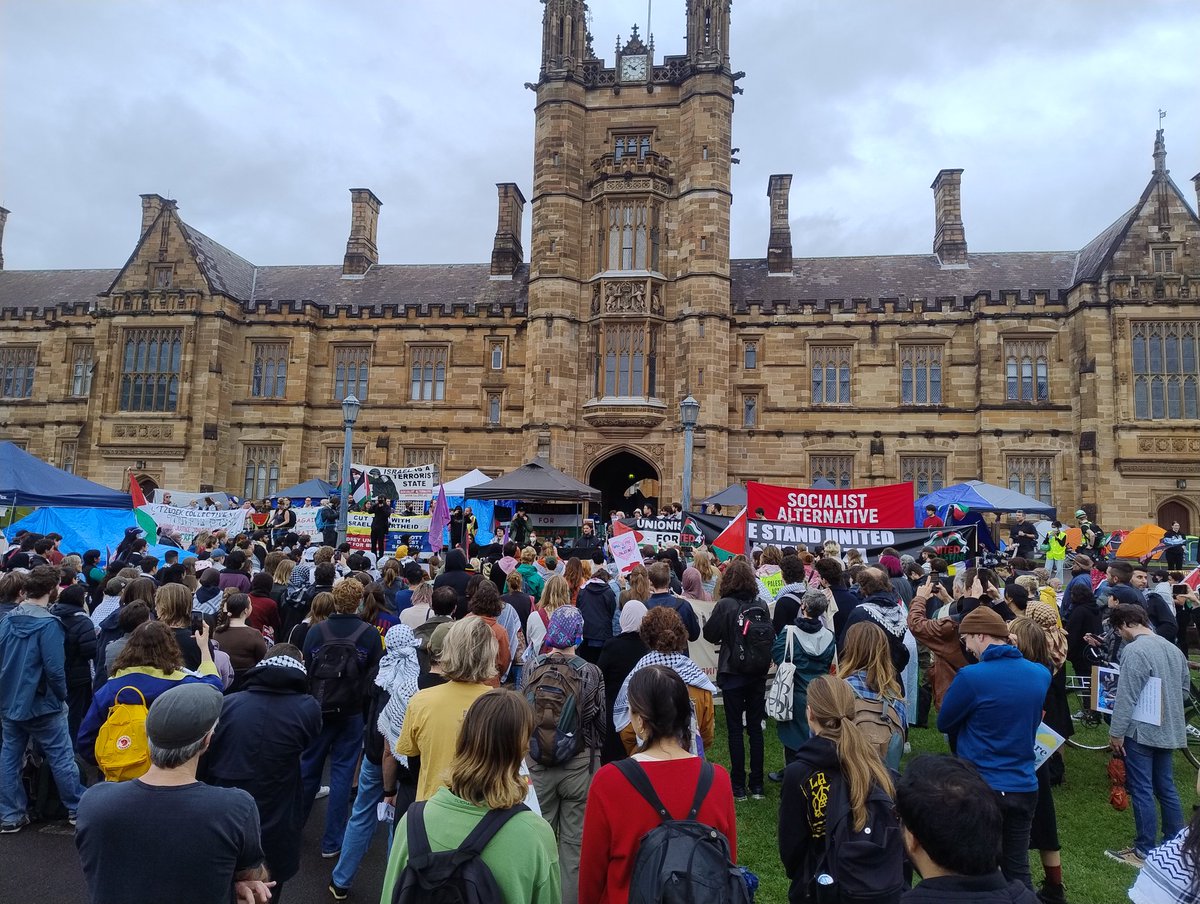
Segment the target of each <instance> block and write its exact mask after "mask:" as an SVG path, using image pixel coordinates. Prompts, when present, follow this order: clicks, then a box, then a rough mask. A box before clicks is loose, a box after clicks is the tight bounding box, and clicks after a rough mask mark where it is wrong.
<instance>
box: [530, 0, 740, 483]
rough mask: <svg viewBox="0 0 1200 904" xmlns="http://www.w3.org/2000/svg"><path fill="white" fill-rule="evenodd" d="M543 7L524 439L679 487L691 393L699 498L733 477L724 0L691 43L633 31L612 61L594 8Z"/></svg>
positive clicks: (561, 458) (569, 464)
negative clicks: (621, 463)
mask: <svg viewBox="0 0 1200 904" xmlns="http://www.w3.org/2000/svg"><path fill="white" fill-rule="evenodd" d="M543 2H544V4H545V11H544V18H543V48H542V68H541V73H540V77H539V80H538V83H537V85H536V89H537V107H536V130H535V146H534V179H533V196H532V208H533V209H532V215H533V236H532V250H531V262H530V273H529V315H528V329H527V348H528V355H529V359H528V364H527V367H526V375H527V376H526V380H527V383H526V387H525V389H526V394H525V415H526V419H525V420H526V429H527V432H528V434H529V435H528V437H527V440H528V442H527V446H528V452H529V453H530V454H543V455H549V457H550V459H551V461H552V462H553V463H554V465H555V466H556V467H560V468H563V469H565V470H567V471H569V472H571V473H574V474H575V475H576V476H578V477H580V478H581V479H584V480H587V479H588V478H589V477H590V476H591V474H592V472H593V469H594V468H595V467H596V466H597V465H598V464H600V463H602V462H603V460H604V459H606V458H608V457H609V456H610V455H612V454H613V453H615V452H618V451H620V452H623V453H630V454H633V455H635V456H639V457H640V458H643V459H645V460H646V461H647V463H648V468H649V470H648V471H647V473H642V474H638V475H637V476H638V477H639V478H641V477H647V476H650V477H657V478H658V479H659V480H660V481H661V488H660V498H661V499H662V500H663V501H669V500H676V499H678V498H679V496H680V490H681V483H680V479H681V469H682V442H681V434H680V430H679V402H680V400H681V399H682V398H683V397H684V396H686V395H687V394H688V393H689V392H690V393H691V394H692V395H693V396H694V397H695V398H696V399H697V400H699V401H700V403H701V413H700V420H699V431H698V433H697V454H696V467H695V471H694V473H695V480H694V488H695V490H696V492H697V494H699V493H700V492H701V491H702V490H704V489H706V488H707V487H708V486H709V484H710V483H715V482H717V481H719V480H720V479H721V478H722V477H723V476H724V470H723V467H724V462H725V443H726V437H725V433H724V429H725V428H724V425H725V424H726V423H727V422H728V410H729V406H730V405H731V404H732V400H731V399H730V398H729V393H728V389H729V374H728V362H729V346H730V342H729V327H728V318H729V297H730V295H729V208H730V203H731V201H732V194H731V191H730V165H731V159H730V141H731V132H732V118H733V95H734V75H733V73H732V72H731V70H730V67H729V52H728V48H729V0H687V2H686V7H685V8H686V16H687V52H686V53H683V54H679V55H674V56H672V55H668V56H665V57H661V58H658V57H656V55H655V47H654V39H653V36H650V35H647V36H646V39H645V40H643V38H642V36H640V35H639V34H638V29H637V27H636V26H634V28H633V29H632V30H631V31H632V33H631V35H630V37H629V38H628V40H627V41H625V42H624V43H622V42H621V40H620V39H618V41H617V46H616V51H615V59H614V61H613V63H612V64H611V65H609V64H608V63H607V62H606V61H604V60H602V59H599V58H597V57H596V55H595V54H594V52H593V50H592V40H591V35H590V34H588V33H587V29H586V21H587V5H586V3H584V2H582V0H543ZM706 426H708V427H710V428H711V429H705V428H706ZM709 462H711V463H712V468H711V470H712V472H713V477H712V479H711V480H709V479H708V478H706V471H707V470H708V469H709V466H708V463H709ZM718 464H719V465H720V468H721V470H719V473H718V468H717V465H718ZM717 488H718V487H715V486H714V487H713V489H717ZM606 501H607V499H606Z"/></svg>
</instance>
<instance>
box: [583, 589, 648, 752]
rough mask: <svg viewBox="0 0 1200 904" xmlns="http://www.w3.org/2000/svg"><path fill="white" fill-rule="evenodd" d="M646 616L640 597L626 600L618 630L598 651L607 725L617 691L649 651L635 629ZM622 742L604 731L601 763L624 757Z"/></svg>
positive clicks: (618, 737)
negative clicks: (602, 677) (619, 630)
mask: <svg viewBox="0 0 1200 904" xmlns="http://www.w3.org/2000/svg"><path fill="white" fill-rule="evenodd" d="M645 616H646V607H645V605H643V604H642V603H641V602H640V601H639V600H629V602H627V603H626V604H625V605H624V606H622V607H621V633H620V634H618V635H617V636H616V637H610V638H609V639H608V642H607V643H605V644H604V649H602V650H601V651H600V658H599V659H598V660H597V661H596V666H597V668H599V669H600V673H601V674H602V675H603V676H604V697H605V706H606V708H607V709H608V725H609V727H610V729H611V726H612V724H613V705H614V704H615V703H616V702H617V694H618V693H619V692H620V690H621V688H622V686H624V684H625V679H626V678H628V677H629V675H630V673H631V672H632V671H633V669H634V666H636V665H637V664H638V660H640V659H641V658H642V657H643V656H645V655H646V654H647V653H649V652H650V649H649V647H647V646H646V642H645V641H644V640H642V637H641V634H639V633H638V628H640V627H641V624H642V619H643V618H645ZM625 756H626V754H625V745H624V744H622V743H621V733H620V732H619V731H612V730H609V731H606V732H605V733H604V746H603V747H602V748H601V751H600V762H601V763H611V762H612V761H613V760H623V759H625Z"/></svg>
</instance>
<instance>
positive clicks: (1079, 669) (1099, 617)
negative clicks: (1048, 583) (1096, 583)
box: [1067, 584, 1104, 678]
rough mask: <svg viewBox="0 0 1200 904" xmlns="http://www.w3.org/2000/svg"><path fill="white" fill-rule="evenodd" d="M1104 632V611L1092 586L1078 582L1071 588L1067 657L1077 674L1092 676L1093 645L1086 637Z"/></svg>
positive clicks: (1097, 635) (1098, 635)
mask: <svg viewBox="0 0 1200 904" xmlns="http://www.w3.org/2000/svg"><path fill="white" fill-rule="evenodd" d="M1103 633H1104V612H1103V610H1102V609H1101V608H1100V604H1099V603H1098V602H1096V597H1095V595H1094V594H1093V593H1092V590H1091V588H1090V587H1085V586H1083V585H1082V584H1076V585H1075V586H1074V587H1072V588H1071V614H1070V615H1069V616H1067V659H1068V660H1069V661H1070V663H1071V668H1072V669H1074V670H1075V674H1076V675H1081V676H1087V677H1089V678H1090V677H1091V674H1092V665H1093V663H1092V660H1091V657H1090V656H1089V654H1088V649H1089V648H1090V647H1091V644H1089V643H1088V642H1087V641H1086V640H1085V639H1084V638H1085V637H1086V636H1087V635H1089V634H1092V635H1095V636H1096V637H1100V636H1102V635H1103Z"/></svg>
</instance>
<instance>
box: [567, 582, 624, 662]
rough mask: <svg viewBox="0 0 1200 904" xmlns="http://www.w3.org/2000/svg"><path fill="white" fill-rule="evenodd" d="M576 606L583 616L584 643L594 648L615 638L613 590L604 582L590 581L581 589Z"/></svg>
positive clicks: (615, 603)
mask: <svg viewBox="0 0 1200 904" xmlns="http://www.w3.org/2000/svg"><path fill="white" fill-rule="evenodd" d="M575 604H576V606H577V607H578V608H579V611H580V613H581V614H582V615H583V642H584V643H585V644H587V645H588V646H592V647H600V646H603V645H604V642H605V641H606V640H608V639H609V638H611V637H612V636H613V631H612V623H613V615H614V614H616V611H617V598H616V596H614V595H613V592H612V588H611V587H609V586H608V584H607V583H605V582H604V581H588V582H587V583H586V584H584V585H583V586H582V587H580V588H579V596H578V597H577V598H576V601H575Z"/></svg>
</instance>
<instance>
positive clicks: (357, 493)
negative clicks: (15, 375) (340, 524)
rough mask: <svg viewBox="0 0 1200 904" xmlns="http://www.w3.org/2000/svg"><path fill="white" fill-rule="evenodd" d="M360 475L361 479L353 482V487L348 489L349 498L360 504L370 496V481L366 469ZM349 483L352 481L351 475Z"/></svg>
mask: <svg viewBox="0 0 1200 904" xmlns="http://www.w3.org/2000/svg"><path fill="white" fill-rule="evenodd" d="M360 476H361V477H362V480H360V481H359V482H358V483H357V484H354V489H352V490H351V491H350V498H351V499H353V500H354V501H355V502H357V503H358V504H359V505H362V504H363V503H364V502H366V501H367V500H368V499H370V498H371V481H370V480H369V479H368V478H367V472H366V471H363V472H362V474H361V475H360ZM351 483H353V477H351Z"/></svg>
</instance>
